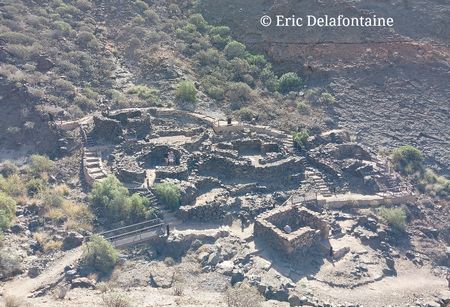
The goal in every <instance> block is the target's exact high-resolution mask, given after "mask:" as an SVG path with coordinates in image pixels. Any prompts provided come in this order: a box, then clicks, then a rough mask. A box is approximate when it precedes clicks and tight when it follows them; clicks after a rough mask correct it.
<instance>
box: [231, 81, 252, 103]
mask: <svg viewBox="0 0 450 307" xmlns="http://www.w3.org/2000/svg"><path fill="white" fill-rule="evenodd" d="M251 92H252V89H251V88H250V86H248V84H246V83H243V82H237V83H230V84H229V85H228V89H227V96H228V99H229V100H230V101H231V102H232V103H238V102H244V101H247V100H249V99H250V96H251Z"/></svg>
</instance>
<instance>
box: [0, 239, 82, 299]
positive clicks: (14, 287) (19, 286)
mask: <svg viewBox="0 0 450 307" xmlns="http://www.w3.org/2000/svg"><path fill="white" fill-rule="evenodd" d="M82 253H83V251H82V248H81V247H78V248H76V249H73V250H70V251H68V252H66V253H65V254H64V256H63V257H61V258H59V259H57V260H55V261H54V262H53V263H48V264H47V268H46V269H45V270H44V271H43V272H42V273H41V274H40V275H39V276H37V277H36V278H30V277H28V276H19V277H17V278H15V279H14V280H12V281H10V282H8V283H7V284H6V285H5V286H4V288H3V293H4V295H3V296H14V297H18V298H22V299H25V298H27V297H29V296H30V294H32V293H33V292H34V291H36V290H37V289H39V288H40V287H42V286H45V285H48V284H51V283H53V282H55V281H56V280H57V279H58V278H59V277H61V276H62V275H63V274H64V268H65V267H66V266H68V265H71V264H73V263H75V262H76V261H77V260H78V259H79V258H80V257H81V255H82Z"/></svg>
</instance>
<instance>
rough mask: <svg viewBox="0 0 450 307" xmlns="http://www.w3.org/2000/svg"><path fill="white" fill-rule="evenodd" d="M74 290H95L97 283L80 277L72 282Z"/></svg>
mask: <svg viewBox="0 0 450 307" xmlns="http://www.w3.org/2000/svg"><path fill="white" fill-rule="evenodd" d="M72 288H87V289H95V281H94V280H91V279H89V278H87V277H79V278H75V279H73V280H72Z"/></svg>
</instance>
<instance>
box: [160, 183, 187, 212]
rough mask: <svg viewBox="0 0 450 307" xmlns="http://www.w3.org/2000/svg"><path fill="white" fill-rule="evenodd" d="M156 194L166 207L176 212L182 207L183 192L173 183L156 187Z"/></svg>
mask: <svg viewBox="0 0 450 307" xmlns="http://www.w3.org/2000/svg"><path fill="white" fill-rule="evenodd" d="M154 189H155V193H156V195H157V196H158V198H159V200H160V201H161V203H162V204H163V205H164V206H167V207H168V208H170V209H171V210H176V209H178V208H179V207H180V205H181V191H180V189H179V188H178V186H177V185H175V184H173V183H168V182H164V183H158V184H155V186H154Z"/></svg>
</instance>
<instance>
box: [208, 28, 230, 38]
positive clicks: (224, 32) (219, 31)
mask: <svg viewBox="0 0 450 307" xmlns="http://www.w3.org/2000/svg"><path fill="white" fill-rule="evenodd" d="M230 32H231V30H230V28H229V27H227V26H217V27H211V29H210V30H209V35H219V36H221V37H227V36H228V35H230Z"/></svg>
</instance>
